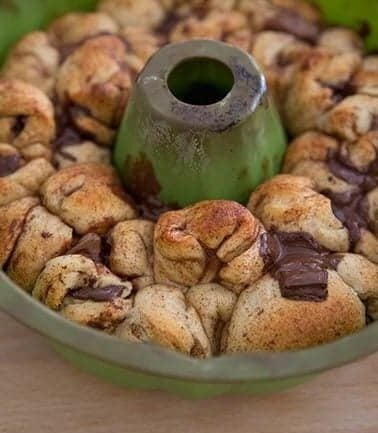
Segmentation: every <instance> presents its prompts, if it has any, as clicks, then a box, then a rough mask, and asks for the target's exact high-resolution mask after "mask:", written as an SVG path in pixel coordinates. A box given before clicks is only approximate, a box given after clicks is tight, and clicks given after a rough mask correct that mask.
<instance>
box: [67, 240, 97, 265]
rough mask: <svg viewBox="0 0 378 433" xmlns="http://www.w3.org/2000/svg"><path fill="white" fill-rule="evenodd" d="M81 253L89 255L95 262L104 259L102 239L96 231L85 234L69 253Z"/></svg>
mask: <svg viewBox="0 0 378 433" xmlns="http://www.w3.org/2000/svg"><path fill="white" fill-rule="evenodd" d="M73 254H79V255H81V256H85V257H88V258H89V259H91V260H93V261H94V262H95V263H100V262H101V261H102V239H101V237H100V236H99V235H97V234H95V233H88V234H87V235H85V236H83V237H82V238H81V239H80V240H79V242H78V243H77V244H76V245H75V246H74V247H73V248H71V249H70V250H69V251H68V252H67V255H73Z"/></svg>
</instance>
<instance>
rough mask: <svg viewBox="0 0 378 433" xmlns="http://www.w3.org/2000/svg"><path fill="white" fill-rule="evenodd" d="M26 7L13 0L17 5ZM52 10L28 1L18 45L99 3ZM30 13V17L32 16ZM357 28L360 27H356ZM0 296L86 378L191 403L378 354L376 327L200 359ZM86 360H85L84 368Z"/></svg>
mask: <svg viewBox="0 0 378 433" xmlns="http://www.w3.org/2000/svg"><path fill="white" fill-rule="evenodd" d="M22 1H23V0H14V2H15V4H20V2H22ZM338 1H339V2H342V1H345V0H338ZM7 3H9V4H11V3H12V2H7ZM53 3H54V8H56V9H57V10H52V9H53V7H52V6H51V8H50V7H47V8H46V2H42V1H41V0H33V2H32V1H30V2H28V6H29V7H30V5H31V7H33V5H35V6H36V7H37V6H39V7H40V10H39V13H37V14H35V16H34V17H32V19H30V20H28V21H27V22H26V23H25V19H26V18H25V16H24V21H23V24H27V25H26V27H25V28H23V29H22V32H21V33H20V30H18V33H17V32H16V33H17V34H14V35H13V38H14V39H13V41H14V40H15V39H17V38H18V37H20V36H21V34H22V33H25V32H26V31H31V30H33V29H35V28H37V27H39V26H41V25H42V24H43V23H44V22H46V19H47V20H50V19H52V18H53V17H54V16H56V15H59V14H62V13H64V12H67V11H70V10H72V9H73V8H74V5H75V10H76V9H83V10H88V9H89V8H90V6H91V5H92V4H94V3H95V1H94V0H80V1H75V0H68V1H67V0H64V1H63V0H60V1H55V2H53ZM317 3H319V4H320V5H321V6H324V7H325V11H326V13H328V14H329V13H331V14H332V11H331V10H329V9H332V6H330V5H329V4H330V3H332V4H334V3H336V2H328V1H327V0H317ZM327 3H328V4H327ZM327 8H328V10H327ZM28 11H29V9H28ZM28 11H27V12H26V13H25V15H28V14H29V12H30V11H29V12H28ZM0 13H4V15H7V17H6V19H7V20H9V16H10V14H12V10H11V8H9V6H8V9H2V8H1V2H0ZM328 17H329V18H330V21H332V23H335V22H336V23H337V20H334V19H333V18H334V17H333V18H332V16H329V15H328ZM0 18H1V17H0ZM27 18H29V17H27ZM346 20H347V19H346V18H345V19H341V21H342V23H341V24H344V25H346V24H352V23H351V22H350V21H349V22H346ZM348 20H349V18H348ZM355 24H356V25H357V21H356V23H355ZM375 36H377V33H376V31H375ZM6 39H8V38H6ZM10 42H11V38H9V39H8V40H7V41H4V40H3V42H2V44H1V46H0V61H1V60H2V57H1V55H2V54H4V50H5V48H6V46H9V43H10ZM373 43H374V41H372V40H370V41H369V47H370V48H372V47H373ZM0 289H1V290H0V308H1V309H2V310H3V311H4V312H6V313H7V314H8V315H10V316H12V317H14V318H15V319H17V320H18V321H19V322H21V323H23V324H24V325H26V326H28V327H29V328H31V329H33V330H34V331H37V332H38V333H39V334H41V335H43V336H45V337H47V338H48V339H49V340H51V343H52V344H53V345H54V347H56V348H57V350H58V351H60V352H61V353H62V354H63V355H64V356H66V358H70V359H71V360H73V361H75V358H76V361H77V363H78V364H81V366H82V367H84V368H86V369H87V370H88V371H92V372H95V373H96V374H98V375H100V376H104V377H107V378H108V379H111V380H112V381H114V382H118V383H121V384H126V382H127V380H128V378H130V374H131V375H135V379H134V380H131V381H130V382H129V383H128V384H129V385H131V386H132V387H136V388H138V387H139V388H145V389H146V388H147V389H162V390H169V391H172V392H176V393H179V394H181V395H184V396H186V397H199V398H203V397H208V396H214V395H218V394H223V393H227V392H236V393H251V394H253V393H260V392H267V391H273V390H278V389H282V388H285V387H288V386H292V385H295V384H298V383H300V382H302V381H304V380H305V379H306V378H308V377H311V376H312V375H314V374H316V373H319V372H322V371H325V370H329V369H332V368H335V367H339V366H341V365H344V364H347V363H350V362H353V361H355V360H357V359H359V358H362V357H364V356H367V355H370V354H372V353H373V352H375V351H377V350H378V323H375V324H371V325H369V326H368V327H366V328H365V329H363V330H361V331H359V332H357V333H355V334H352V335H349V336H347V337H344V338H342V339H339V340H337V341H335V342H332V343H328V344H324V345H321V346H317V347H314V348H310V349H304V350H300V351H291V352H281V353H249V354H235V355H225V356H222V357H218V358H211V359H207V360H196V359H191V358H189V357H186V356H184V355H181V354H179V353H175V352H172V351H169V350H167V349H164V348H161V347H158V346H153V345H149V344H140V343H132V342H127V341H121V340H119V339H118V338H116V337H113V336H110V335H106V334H103V333H100V332H98V331H95V330H92V329H90V328H86V327H83V326H80V325H77V324H75V323H73V322H70V321H68V320H66V319H64V318H62V317H60V316H59V315H58V314H56V313H55V312H53V311H52V310H50V309H48V308H47V307H46V306H44V305H42V304H40V303H39V302H37V301H36V300H35V299H33V298H32V297H31V296H30V295H29V294H27V293H26V292H24V291H23V290H22V289H20V288H19V287H18V286H17V285H16V284H14V283H13V282H12V281H11V280H10V279H9V278H8V277H7V276H6V275H5V274H4V273H3V272H2V271H0ZM81 356H82V361H81V362H79V361H80V357H81ZM85 363H87V365H85ZM99 366H104V368H105V369H106V368H109V372H108V373H106V372H105V373H101V372H100V371H99V369H100V367H99ZM112 369H113V370H112ZM116 371H119V372H123V373H124V374H125V378H124V379H122V378H121V377H110V376H111V375H112V374H113V376H114V375H115V372H116ZM138 381H140V383H138Z"/></svg>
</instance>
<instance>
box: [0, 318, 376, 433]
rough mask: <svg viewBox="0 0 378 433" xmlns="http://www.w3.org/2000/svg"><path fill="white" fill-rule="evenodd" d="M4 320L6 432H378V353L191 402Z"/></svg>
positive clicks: (1, 366)
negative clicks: (307, 377) (65, 356)
mask: <svg viewBox="0 0 378 433" xmlns="http://www.w3.org/2000/svg"><path fill="white" fill-rule="evenodd" d="M0 323H1V328H0V339H1V340H0V341H1V351H0V380H1V385H0V386H1V387H0V390H1V401H0V432H1V433H24V432H25V433H26V432H28V433H34V432H35V433H44V432H48V433H63V432H64V433H70V432H75V433H102V432H103V433H123V432H125V433H129V432H130V433H192V432H193V433H215V432H216V433H239V432H241V433H244V432H246V433H247V432H248V433H328V432H329V433H331V432H332V433H339V432H340V433H377V432H378V355H375V356H372V357H370V358H368V359H366V360H364V361H362V362H359V363H357V364H354V365H350V366H347V367H343V368H341V369H338V370H336V371H332V372H328V373H326V374H323V375H322V376H321V377H319V378H317V379H315V380H314V381H312V382H310V383H308V384H306V385H304V386H302V387H299V388H296V389H294V390H291V391H287V392H285V393H281V394H279V395H273V396H265V397H235V396H233V397H230V396H226V397H220V398H216V399H213V400H209V401H202V402H190V401H185V400H182V399H180V398H178V397H175V396H171V395H167V394H163V393H160V392H141V391H128V390H125V389H119V388H117V387H115V386H113V385H110V384H107V383H104V382H102V381H100V380H98V379H96V378H94V377H91V376H90V375H88V374H86V373H83V372H81V371H79V370H78V369H76V368H75V367H73V366H71V365H68V364H67V363H65V362H64V361H62V360H61V359H60V358H59V357H58V356H57V355H56V354H55V353H54V352H53V351H52V350H51V349H50V348H49V346H48V345H47V343H46V342H45V341H44V340H43V339H42V338H41V337H39V336H37V335H34V334H33V333H31V332H30V331H28V330H26V329H25V328H24V327H23V326H21V325H19V324H17V323H16V322H14V321H13V320H12V319H9V318H8V317H7V316H5V315H3V314H0Z"/></svg>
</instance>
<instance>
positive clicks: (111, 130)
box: [56, 35, 132, 145]
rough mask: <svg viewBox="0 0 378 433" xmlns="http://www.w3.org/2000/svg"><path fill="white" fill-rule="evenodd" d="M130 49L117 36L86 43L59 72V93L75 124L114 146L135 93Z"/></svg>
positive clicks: (60, 100)
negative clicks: (129, 65)
mask: <svg viewBox="0 0 378 433" xmlns="http://www.w3.org/2000/svg"><path fill="white" fill-rule="evenodd" d="M126 52H127V50H126V46H125V44H124V43H123V41H122V40H121V39H120V38H119V37H117V36H111V35H109V36H99V37H95V38H92V39H89V40H87V41H86V42H84V43H83V44H82V45H81V46H80V47H79V48H77V49H76V50H75V51H74V52H73V53H72V54H71V55H70V56H69V57H68V58H67V59H66V61H65V62H64V63H63V65H62V66H61V68H60V69H59V71H58V75H57V85H56V90H57V94H58V98H59V102H60V104H62V106H63V109H64V110H66V112H67V113H68V115H69V116H70V119H71V121H72V123H73V124H74V125H75V126H76V128H77V129H78V130H79V131H81V132H82V133H83V134H85V135H86V136H90V137H92V138H93V140H94V141H96V142H98V143H100V144H103V145H111V144H112V142H113V139H114V136H115V133H116V130H117V128H118V126H119V124H120V121H121V118H122V115H123V111H124V108H125V106H126V104H127V101H128V99H129V94H130V90H131V84H132V80H131V75H130V69H129V67H128V65H127V63H126Z"/></svg>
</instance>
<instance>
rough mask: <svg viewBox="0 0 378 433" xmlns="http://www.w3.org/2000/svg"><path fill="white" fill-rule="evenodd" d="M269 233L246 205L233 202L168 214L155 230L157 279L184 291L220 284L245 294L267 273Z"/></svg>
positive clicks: (211, 202) (216, 202) (199, 204)
mask: <svg viewBox="0 0 378 433" xmlns="http://www.w3.org/2000/svg"><path fill="white" fill-rule="evenodd" d="M263 232H264V229H263V227H262V226H261V224H260V222H259V221H258V220H257V219H256V218H254V217H253V215H252V214H251V213H250V212H249V211H248V210H247V209H246V208H245V207H243V206H241V205H239V204H238V203H235V202H231V201H225V200H214V201H204V202H200V203H197V204H195V205H194V206H191V207H188V208H185V209H182V210H179V211H172V212H167V213H165V214H163V215H162V216H161V217H160V219H159V220H158V222H157V224H156V228H155V239H154V274H155V280H156V282H157V283H162V284H174V285H177V286H179V287H181V288H182V289H183V290H184V291H185V290H186V289H187V288H189V287H191V286H193V285H197V284H201V283H210V282H215V281H219V282H220V283H221V284H223V285H225V286H227V287H230V288H232V290H234V291H236V292H239V291H240V290H242V288H243V287H245V286H247V285H248V284H250V283H251V282H253V281H256V280H257V279H258V278H260V276H261V275H262V271H263V268H264V263H263V259H262V257H261V255H260V251H259V245H260V241H261V235H262V233H263Z"/></svg>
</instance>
